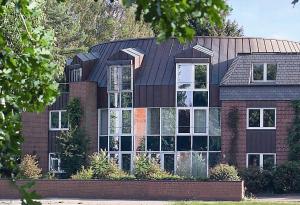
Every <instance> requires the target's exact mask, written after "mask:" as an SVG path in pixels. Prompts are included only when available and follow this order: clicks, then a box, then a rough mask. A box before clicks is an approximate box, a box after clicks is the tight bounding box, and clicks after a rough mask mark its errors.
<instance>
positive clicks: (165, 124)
mask: <svg viewBox="0 0 300 205" xmlns="http://www.w3.org/2000/svg"><path fill="white" fill-rule="evenodd" d="M161 121H162V122H161V132H162V135H175V129H176V109H175V108H162V109H161Z"/></svg>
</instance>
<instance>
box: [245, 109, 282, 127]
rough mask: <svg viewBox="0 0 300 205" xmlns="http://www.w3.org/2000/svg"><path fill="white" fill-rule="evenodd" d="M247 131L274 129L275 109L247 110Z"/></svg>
mask: <svg viewBox="0 0 300 205" xmlns="http://www.w3.org/2000/svg"><path fill="white" fill-rule="evenodd" d="M247 114H248V124H247V125H248V129H254V128H255V129H275V128H276V109H275V108H249V109H248V113H247Z"/></svg>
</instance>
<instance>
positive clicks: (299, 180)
mask: <svg viewBox="0 0 300 205" xmlns="http://www.w3.org/2000/svg"><path fill="white" fill-rule="evenodd" d="M273 184H274V191H275V192H276V193H290V192H300V163H299V162H287V163H285V164H283V165H281V166H278V167H277V168H276V170H275V171H274V177H273Z"/></svg>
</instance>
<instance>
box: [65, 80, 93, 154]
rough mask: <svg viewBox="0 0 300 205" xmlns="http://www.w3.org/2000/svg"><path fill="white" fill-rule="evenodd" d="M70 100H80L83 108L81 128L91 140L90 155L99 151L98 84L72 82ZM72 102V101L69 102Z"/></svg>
mask: <svg viewBox="0 0 300 205" xmlns="http://www.w3.org/2000/svg"><path fill="white" fill-rule="evenodd" d="M69 96H70V100H72V98H79V99H80V103H81V106H82V108H83V116H82V121H81V126H82V127H83V128H84V129H85V131H86V133H87V135H88V137H89V139H90V149H89V153H93V152H97V151H98V139H97V138H98V136H97V135H98V131H97V129H98V114H97V113H98V111H97V83H96V82H87V81H84V82H72V83H70V95H69ZM69 102H70V101H69Z"/></svg>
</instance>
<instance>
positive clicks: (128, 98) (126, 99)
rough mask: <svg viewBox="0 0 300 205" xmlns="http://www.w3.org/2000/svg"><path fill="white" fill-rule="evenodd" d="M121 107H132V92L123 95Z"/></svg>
mask: <svg viewBox="0 0 300 205" xmlns="http://www.w3.org/2000/svg"><path fill="white" fill-rule="evenodd" d="M121 107H122V108H129V107H132V92H122V93H121Z"/></svg>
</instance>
